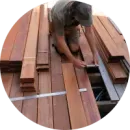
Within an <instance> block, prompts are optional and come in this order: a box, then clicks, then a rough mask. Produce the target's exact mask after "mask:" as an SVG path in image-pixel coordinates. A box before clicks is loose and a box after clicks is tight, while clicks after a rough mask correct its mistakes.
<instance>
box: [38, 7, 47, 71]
mask: <svg viewBox="0 0 130 130" xmlns="http://www.w3.org/2000/svg"><path fill="white" fill-rule="evenodd" d="M40 9H41V11H40V25H39V35H38V54H37V65H48V64H49V39H48V36H49V25H48V10H47V4H44V5H41V8H40ZM43 69H44V67H43Z"/></svg>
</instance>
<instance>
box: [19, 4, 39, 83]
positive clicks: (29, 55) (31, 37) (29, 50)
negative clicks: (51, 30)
mask: <svg viewBox="0 0 130 130" xmlns="http://www.w3.org/2000/svg"><path fill="white" fill-rule="evenodd" d="M39 17H40V6H38V7H36V8H34V9H33V11H32V17H31V21H30V26H29V33H28V37H27V43H26V48H25V53H24V59H23V65H22V70H21V76H20V79H21V81H24V80H29V79H30V80H31V81H32V80H34V78H35V69H36V68H35V67H36V51H37V38H38V27H39Z"/></svg>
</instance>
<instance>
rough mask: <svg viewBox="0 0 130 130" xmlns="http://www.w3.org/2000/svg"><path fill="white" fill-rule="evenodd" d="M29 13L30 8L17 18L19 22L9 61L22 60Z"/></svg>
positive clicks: (29, 17) (30, 12)
mask: <svg viewBox="0 0 130 130" xmlns="http://www.w3.org/2000/svg"><path fill="white" fill-rule="evenodd" d="M31 14H32V10H31V11H29V12H28V13H26V14H25V15H24V16H22V17H21V19H20V20H19V21H20V23H21V24H20V28H19V30H18V33H17V36H16V39H15V42H14V47H13V50H12V53H11V57H10V61H14V62H20V63H21V62H22V59H23V55H24V49H25V46H26V39H27V35H28V29H29V24H30V19H31Z"/></svg>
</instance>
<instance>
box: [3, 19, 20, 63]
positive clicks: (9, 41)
mask: <svg viewBox="0 0 130 130" xmlns="http://www.w3.org/2000/svg"><path fill="white" fill-rule="evenodd" d="M19 27H20V20H18V21H17V22H16V23H15V24H14V26H13V27H12V28H11V30H10V31H9V33H8V35H7V37H6V39H5V42H4V44H3V48H2V52H1V61H6V62H8V61H9V59H10V55H11V52H12V49H13V46H14V41H15V38H16V35H17V33H18V30H19Z"/></svg>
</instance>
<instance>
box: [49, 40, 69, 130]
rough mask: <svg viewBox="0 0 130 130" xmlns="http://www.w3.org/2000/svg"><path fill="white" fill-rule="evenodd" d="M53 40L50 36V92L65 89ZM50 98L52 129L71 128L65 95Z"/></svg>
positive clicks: (59, 60) (59, 59)
mask: <svg viewBox="0 0 130 130" xmlns="http://www.w3.org/2000/svg"><path fill="white" fill-rule="evenodd" d="M53 42H54V41H53V39H52V37H51V38H50V48H51V82H52V92H59V91H65V88H64V81H63V75H62V68H61V58H60V56H59V55H58V54H57V53H56V51H55V49H54V47H52V44H53ZM52 99H53V116H54V117H53V118H54V119H53V120H54V129H64V130H66V129H71V126H70V121H69V113H68V106H67V101H66V95H62V96H54V97H53V98H52Z"/></svg>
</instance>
